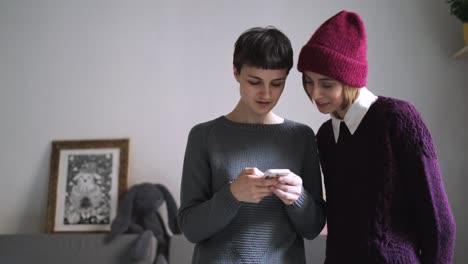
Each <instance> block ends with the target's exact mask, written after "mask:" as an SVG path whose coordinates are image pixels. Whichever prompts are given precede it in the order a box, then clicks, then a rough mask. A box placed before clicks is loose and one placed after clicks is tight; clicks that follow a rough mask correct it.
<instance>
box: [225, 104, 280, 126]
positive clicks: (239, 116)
mask: <svg viewBox="0 0 468 264" xmlns="http://www.w3.org/2000/svg"><path fill="white" fill-rule="evenodd" d="M225 117H226V118H227V119H229V120H231V121H233V122H237V123H248V124H281V123H283V122H284V118H282V117H280V116H278V115H276V114H275V113H273V112H272V111H270V112H268V113H266V114H263V115H259V114H256V113H252V111H248V110H247V109H245V108H244V107H242V106H241V105H240V103H239V104H237V106H236V108H234V110H232V112H230V113H229V114H227V115H225Z"/></svg>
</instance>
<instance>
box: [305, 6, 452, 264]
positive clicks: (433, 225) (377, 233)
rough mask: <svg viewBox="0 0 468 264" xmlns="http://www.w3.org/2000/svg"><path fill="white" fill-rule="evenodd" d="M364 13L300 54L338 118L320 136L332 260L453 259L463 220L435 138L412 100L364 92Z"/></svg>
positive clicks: (315, 93)
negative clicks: (456, 213) (454, 207)
mask: <svg viewBox="0 0 468 264" xmlns="http://www.w3.org/2000/svg"><path fill="white" fill-rule="evenodd" d="M366 49H367V47H366V31H365V27H364V24H363V22H362V20H361V18H360V17H359V15H358V14H356V13H352V12H347V11H341V12H339V13H338V14H336V15H335V16H333V17H332V18H330V19H328V20H327V21H326V22H324V23H323V24H322V25H321V26H320V27H319V28H318V29H317V31H316V32H315V33H314V34H313V35H312V37H311V38H310V40H309V41H308V42H307V44H306V45H305V46H304V47H303V48H302V50H301V53H300V55H299V62H298V70H299V71H300V72H302V80H303V86H304V90H305V91H306V93H307V95H308V96H309V98H310V99H311V101H312V102H313V103H314V104H315V105H316V106H317V108H318V110H319V111H320V112H321V113H323V114H330V115H331V119H330V120H328V121H326V122H325V123H323V124H322V126H321V127H320V129H319V131H318V132H317V145H318V148H319V155H320V160H321V164H322V171H323V175H324V181H325V190H326V200H327V227H328V236H327V248H326V261H325V263H327V264H334V263H339V264H342V263H360V264H363V263H364V264H365V263H369V264H371V263H372V264H375V263H412V264H415V263H424V264H426V263H437V264H448V263H452V257H453V253H454V241H455V223H454V219H453V216H452V212H451V209H450V205H449V201H448V199H447V195H446V193H445V190H444V186H443V183H442V177H441V175H440V170H439V165H438V162H437V158H436V153H435V149H434V145H433V142H432V139H431V135H430V133H429V131H428V129H427V127H426V125H425V124H424V122H423V119H422V117H421V115H420V114H419V113H418V111H417V110H416V109H415V107H414V106H413V105H411V104H410V103H408V102H405V101H402V100H398V99H393V98H388V97H383V96H375V95H374V94H373V93H372V92H371V91H370V90H368V89H367V88H366V87H365V86H366V78H367V59H366V52H367V50H366Z"/></svg>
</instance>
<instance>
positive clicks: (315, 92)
mask: <svg viewBox="0 0 468 264" xmlns="http://www.w3.org/2000/svg"><path fill="white" fill-rule="evenodd" d="M307 93H308V94H309V97H310V99H312V100H315V99H317V98H318V97H319V91H318V89H316V88H314V87H313V85H310V84H309V85H308V86H307Z"/></svg>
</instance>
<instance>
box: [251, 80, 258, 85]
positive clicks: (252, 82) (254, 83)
mask: <svg viewBox="0 0 468 264" xmlns="http://www.w3.org/2000/svg"><path fill="white" fill-rule="evenodd" d="M248 82H249V84H250V85H259V84H260V82H254V81H248Z"/></svg>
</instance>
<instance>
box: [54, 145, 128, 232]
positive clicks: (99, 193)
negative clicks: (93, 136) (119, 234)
mask: <svg viewBox="0 0 468 264" xmlns="http://www.w3.org/2000/svg"><path fill="white" fill-rule="evenodd" d="M128 155H129V139H106V140H66V141H53V142H52V153H51V159H50V176H49V193H48V205H47V221H46V232H47V233H58V232H107V231H109V230H110V224H111V221H112V220H113V219H114V218H115V216H116V214H117V206H118V202H119V200H120V198H121V197H122V195H123V193H124V192H125V191H126V190H127V173H128Z"/></svg>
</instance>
